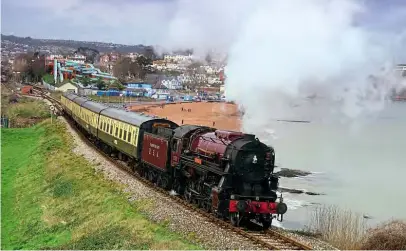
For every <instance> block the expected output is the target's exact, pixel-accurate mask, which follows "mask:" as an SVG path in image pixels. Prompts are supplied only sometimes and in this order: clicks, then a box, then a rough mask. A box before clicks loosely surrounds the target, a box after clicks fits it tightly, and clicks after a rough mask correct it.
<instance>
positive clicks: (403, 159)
mask: <svg viewBox="0 0 406 251" xmlns="http://www.w3.org/2000/svg"><path fill="white" fill-rule="evenodd" d="M300 119H303V118H300ZM271 128H272V129H270V130H271V133H272V134H273V136H272V137H271V138H270V139H269V140H268V142H267V143H269V144H270V145H272V146H273V147H274V148H275V152H276V164H277V165H278V168H290V169H299V170H304V171H309V172H311V174H310V175H308V176H304V177H297V178H281V180H280V186H281V187H286V188H295V189H302V190H305V191H309V192H315V193H323V195H317V196H311V195H306V194H290V193H284V194H283V197H284V199H285V202H286V203H287V204H288V212H287V213H286V214H285V216H284V221H283V222H282V223H281V224H279V225H280V226H282V227H285V228H289V229H303V228H304V227H305V226H306V225H308V224H309V221H310V220H311V214H312V210H313V211H314V209H315V208H316V207H320V206H322V205H333V206H337V207H339V208H340V209H343V210H350V211H351V212H353V213H356V214H359V215H361V216H365V218H366V221H367V225H369V226H375V225H376V224H379V223H382V222H385V221H387V220H391V219H406V102H394V103H388V104H387V105H385V107H384V108H382V109H381V110H380V111H378V112H374V113H373V115H372V116H370V117H369V118H368V119H365V118H364V119H358V120H354V121H352V123H338V122H332V121H330V122H326V121H325V120H324V119H323V118H322V117H319V118H317V116H312V117H311V118H310V119H309V120H308V121H307V123H298V122H283V121H279V122H273V123H272V125H271ZM278 168H277V169H276V171H277V170H278Z"/></svg>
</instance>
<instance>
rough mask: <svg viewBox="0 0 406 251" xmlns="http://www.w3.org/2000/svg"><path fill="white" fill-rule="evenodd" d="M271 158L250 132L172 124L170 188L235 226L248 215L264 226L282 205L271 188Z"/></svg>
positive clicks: (271, 151)
mask: <svg viewBox="0 0 406 251" xmlns="http://www.w3.org/2000/svg"><path fill="white" fill-rule="evenodd" d="M274 163H275V152H274V149H273V148H272V147H269V146H267V145H265V144H264V143H262V142H260V141H259V140H258V138H255V136H254V135H252V134H244V133H241V132H233V131H224V130H216V129H214V128H209V127H202V126H192V125H186V126H180V127H178V128H176V129H175V130H174V136H173V139H172V163H171V165H172V167H174V168H175V170H177V171H178V174H175V176H176V177H177V178H176V179H175V180H176V181H177V182H175V184H174V188H175V189H176V191H177V192H178V193H180V194H183V195H184V197H185V199H186V200H188V201H190V202H192V203H196V204H198V205H200V206H201V207H202V208H205V209H206V210H207V211H212V212H214V213H215V214H216V215H217V216H219V217H222V218H227V219H230V220H231V222H232V223H233V224H234V225H235V226H239V225H240V223H241V222H246V221H247V220H251V219H254V220H256V221H257V222H260V223H262V225H263V227H264V228H268V227H269V226H270V225H271V223H272V219H273V218H275V217H276V218H278V219H280V220H281V219H282V217H280V218H279V217H277V215H281V216H282V215H283V214H284V213H285V212H286V211H287V206H286V204H285V203H283V200H282V198H278V197H277V194H276V190H277V189H278V177H277V176H275V175H274V174H273V170H274Z"/></svg>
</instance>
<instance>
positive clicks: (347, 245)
mask: <svg viewBox="0 0 406 251" xmlns="http://www.w3.org/2000/svg"><path fill="white" fill-rule="evenodd" d="M310 219H311V221H310V224H309V225H308V227H307V228H308V229H306V230H307V231H308V232H310V233H311V234H314V235H318V236H320V237H321V239H323V240H324V241H326V242H328V243H330V244H331V245H333V246H335V247H337V248H340V249H359V248H360V247H361V245H362V243H363V242H364V240H365V233H366V222H365V219H364V218H363V217H362V215H360V214H355V213H353V212H351V211H349V210H342V209H339V208H338V207H337V206H320V207H317V208H316V209H315V210H314V211H312V214H311V217H310Z"/></svg>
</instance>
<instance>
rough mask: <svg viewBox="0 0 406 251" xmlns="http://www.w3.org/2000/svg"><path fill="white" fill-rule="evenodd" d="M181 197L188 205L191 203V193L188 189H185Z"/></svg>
mask: <svg viewBox="0 0 406 251" xmlns="http://www.w3.org/2000/svg"><path fill="white" fill-rule="evenodd" d="M183 197H184V198H185V200H186V201H187V202H189V203H192V200H193V198H192V192H191V191H190V190H189V188H188V187H187V188H185V192H184V194H183Z"/></svg>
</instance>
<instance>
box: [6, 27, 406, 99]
mask: <svg viewBox="0 0 406 251" xmlns="http://www.w3.org/2000/svg"><path fill="white" fill-rule="evenodd" d="M1 39H2V44H1V48H2V51H1V57H2V62H1V64H2V67H1V78H2V83H5V82H14V83H19V84H20V85H21V84H23V83H24V82H37V83H42V84H43V85H44V86H45V87H46V88H48V89H51V90H56V91H62V92H66V91H71V92H75V93H77V94H79V95H97V96H130V97H134V96H135V97H147V98H154V99H161V100H171V101H172V100H174V99H180V98H181V99H186V100H190V101H196V100H218V101H220V100H224V99H225V89H224V80H225V76H224V66H225V64H226V56H225V55H219V54H216V53H208V54H207V55H206V57H205V58H203V59H202V58H195V57H194V55H193V50H184V51H176V52H170V53H164V54H161V55H158V54H156V53H155V51H154V49H153V48H152V47H151V46H145V45H121V44H113V43H102V42H87V41H74V40H51V39H33V38H30V37H25V38H23V37H17V36H7V35H1ZM395 70H396V71H398V72H399V73H400V74H402V75H403V76H406V65H398V66H397V68H396V69H395ZM393 98H394V99H395V100H401V101H403V100H406V90H402V91H400V92H398V93H394V95H393Z"/></svg>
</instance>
